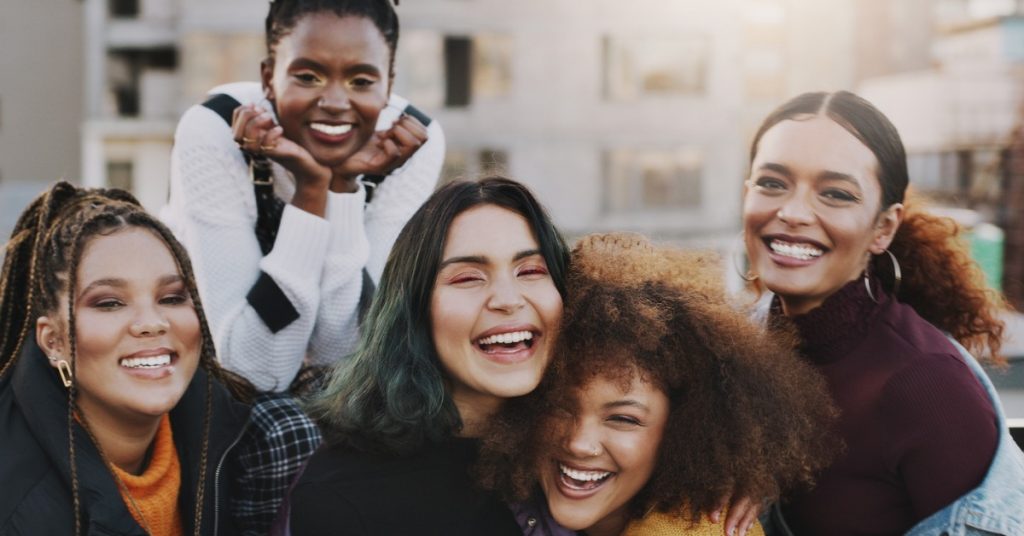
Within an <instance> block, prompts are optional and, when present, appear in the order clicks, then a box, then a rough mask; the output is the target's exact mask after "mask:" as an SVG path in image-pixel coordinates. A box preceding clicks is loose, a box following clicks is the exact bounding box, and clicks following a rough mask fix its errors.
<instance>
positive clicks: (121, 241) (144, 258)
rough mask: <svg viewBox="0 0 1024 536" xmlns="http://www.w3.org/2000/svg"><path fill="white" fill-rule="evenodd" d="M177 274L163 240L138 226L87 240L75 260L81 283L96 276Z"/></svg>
mask: <svg viewBox="0 0 1024 536" xmlns="http://www.w3.org/2000/svg"><path fill="white" fill-rule="evenodd" d="M176 273H178V265H177V263H176V262H175V260H174V254H173V253H172V252H171V249H170V248H169V247H168V246H167V244H166V243H164V241H163V239H162V238H160V237H159V236H157V235H156V233H154V232H153V231H151V230H149V229H145V228H142V227H128V228H125V229H120V230H118V231H115V232H113V233H110V234H101V235H96V236H94V237H92V238H90V239H89V241H88V242H87V243H86V245H85V248H83V250H82V257H81V258H80V259H79V261H78V280H79V281H80V282H81V283H82V284H85V285H87V284H89V282H90V281H95V280H98V279H107V278H116V279H126V280H138V279H149V278H152V279H157V278H160V277H163V276H165V275H168V274H176Z"/></svg>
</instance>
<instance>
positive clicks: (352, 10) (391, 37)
mask: <svg viewBox="0 0 1024 536" xmlns="http://www.w3.org/2000/svg"><path fill="white" fill-rule="evenodd" d="M318 13H330V14H334V15H336V16H338V17H363V18H366V19H368V20H369V21H370V22H372V23H373V25H374V26H376V27H377V30H379V31H380V33H381V36H383V38H384V42H385V43H386V44H387V46H388V50H389V51H390V52H391V57H390V60H389V61H388V74H389V76H391V77H392V78H394V76H395V51H397V50H398V33H399V27H398V14H396V13H395V9H394V7H392V5H391V1H390V0H272V1H271V2H270V10H269V11H268V12H267V20H266V22H265V31H266V44H267V57H268V58H270V59H271V60H273V59H274V49H275V48H276V47H277V43H278V42H279V41H281V38H283V37H284V36H286V35H288V34H290V33H291V32H292V30H293V29H294V28H295V25H296V24H298V23H299V21H300V20H301V19H302V18H303V17H307V16H310V15H316V14H318Z"/></svg>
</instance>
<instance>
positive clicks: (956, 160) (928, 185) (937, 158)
mask: <svg viewBox="0 0 1024 536" xmlns="http://www.w3.org/2000/svg"><path fill="white" fill-rule="evenodd" d="M964 160H965V155H961V154H959V153H957V152H955V151H943V152H929V153H911V154H908V155H907V171H908V173H909V174H910V180H911V181H913V184H914V187H915V188H919V189H920V190H921V191H924V192H930V193H938V194H942V193H945V194H958V193H961V192H962V191H963V190H964V184H965V182H966V181H965V177H964V173H965V171H966V168H967V167H968V166H967V165H966V162H964Z"/></svg>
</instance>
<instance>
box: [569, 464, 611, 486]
mask: <svg viewBox="0 0 1024 536" xmlns="http://www.w3.org/2000/svg"><path fill="white" fill-rule="evenodd" d="M614 474H615V473H613V472H611V471H582V470H580V469H573V468H572V467H568V466H566V465H565V464H562V463H559V464H558V478H559V480H560V481H561V482H562V484H563V485H565V486H566V487H567V488H570V489H573V490H577V491H590V490H594V489H597V488H599V487H601V485H602V484H604V483H605V482H606V481H607V480H608V479H609V478H610V477H611V476H612V475H614Z"/></svg>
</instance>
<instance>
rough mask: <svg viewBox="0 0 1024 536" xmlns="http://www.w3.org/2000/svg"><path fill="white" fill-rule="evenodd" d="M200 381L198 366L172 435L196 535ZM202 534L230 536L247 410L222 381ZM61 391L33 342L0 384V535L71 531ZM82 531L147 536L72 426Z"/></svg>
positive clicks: (216, 396)
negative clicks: (237, 452) (237, 449)
mask: <svg viewBox="0 0 1024 536" xmlns="http://www.w3.org/2000/svg"><path fill="white" fill-rule="evenodd" d="M207 377H208V376H207V374H206V373H205V372H204V371H203V370H202V369H199V370H197V371H196V375H195V377H194V378H193V379H192V383H191V384H190V385H189V387H188V389H187V390H186V391H185V395H184V396H183V397H182V399H181V401H180V402H179V403H178V405H177V406H176V407H175V408H174V409H173V410H172V411H171V428H172V430H173V431H174V443H175V446H176V447H177V450H178V458H179V460H180V462H181V468H182V474H181V493H180V494H179V498H178V501H179V505H180V509H181V513H182V517H183V519H182V525H183V527H184V529H185V534H189V535H191V534H194V530H195V500H196V491H195V490H196V489H197V483H198V479H199V466H200V453H201V446H202V424H203V415H204V411H205V409H206V393H207V387H206V383H207ZM212 404H213V420H212V422H211V426H210V442H209V451H208V454H207V472H206V485H205V492H204V497H203V513H202V522H201V530H200V531H199V533H200V534H204V535H214V534H219V535H230V534H234V527H233V526H232V522H231V520H230V516H229V515H228V513H227V511H226V510H227V508H226V505H227V496H228V495H229V494H230V493H231V492H232V491H231V490H230V489H229V487H230V483H231V482H232V481H233V480H234V479H233V478H232V474H233V472H234V471H235V470H236V467H235V466H234V464H233V463H232V461H231V460H230V459H229V458H234V456H228V453H229V452H230V451H231V450H232V449H233V448H234V446H235V444H236V443H237V442H238V439H239V438H240V437H241V436H242V432H243V430H244V428H245V423H246V420H247V418H248V412H249V408H248V407H247V406H245V405H244V404H241V403H238V402H236V401H235V400H234V399H233V398H231V396H230V395H229V394H228V392H227V391H226V390H225V389H224V388H223V387H222V386H221V385H219V384H215V385H214V389H213V400H212ZM67 418H68V406H67V392H66V391H65V390H64V387H63V386H62V385H60V384H59V383H58V381H57V375H56V374H55V373H54V371H53V370H52V369H51V368H50V366H49V364H48V363H47V362H46V357H45V356H44V355H43V353H42V351H41V350H40V349H39V347H38V346H37V345H36V344H35V341H34V340H28V341H26V342H25V350H24V351H23V352H22V355H21V358H20V359H19V360H18V362H17V363H16V364H15V365H14V366H13V369H12V370H8V371H7V373H6V374H5V375H4V377H3V378H0V536H15V535H18V536H21V535H24V536H48V535H55V536H56V535H61V536H64V535H68V534H74V527H75V523H74V506H73V503H72V496H71V469H70V462H69V456H68V425H67ZM75 450H76V457H75V459H76V461H77V463H76V465H77V471H78V494H79V500H80V504H81V506H80V512H81V533H82V534H84V535H131V536H136V535H138V536H145V531H143V529H142V527H140V526H139V524H138V523H136V522H135V519H134V518H132V515H131V513H130V512H129V511H128V508H127V507H126V506H125V504H124V501H123V500H122V499H121V494H120V492H119V491H118V487H117V484H116V482H115V480H114V477H113V476H112V475H111V473H110V471H109V470H108V469H107V467H106V466H105V465H104V463H103V461H102V460H101V459H100V455H99V453H98V451H97V450H96V447H95V446H94V445H93V443H92V442H91V441H90V439H89V437H88V435H87V434H86V433H85V431H84V430H82V428H81V427H80V426H78V425H77V424H76V425H75Z"/></svg>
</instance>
